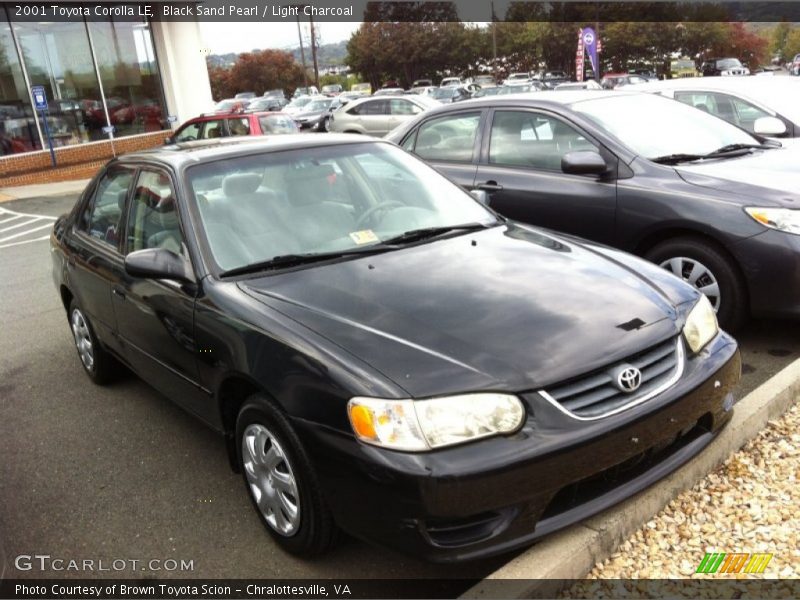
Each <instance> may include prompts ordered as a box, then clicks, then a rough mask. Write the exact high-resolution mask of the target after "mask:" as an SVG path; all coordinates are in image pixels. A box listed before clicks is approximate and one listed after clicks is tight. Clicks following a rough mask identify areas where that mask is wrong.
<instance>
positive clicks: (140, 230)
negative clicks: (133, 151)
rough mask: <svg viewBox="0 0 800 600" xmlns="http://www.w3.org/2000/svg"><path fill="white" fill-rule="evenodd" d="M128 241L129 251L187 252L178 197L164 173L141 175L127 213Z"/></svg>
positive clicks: (149, 172)
mask: <svg viewBox="0 0 800 600" xmlns="http://www.w3.org/2000/svg"><path fill="white" fill-rule="evenodd" d="M127 239H128V252H133V251H136V250H144V249H146V248H166V249H167V250H171V251H172V252H174V253H175V254H184V253H185V245H184V243H183V236H182V235H181V229H180V222H179V220H178V212H177V206H176V205H175V195H174V194H173V191H172V184H171V182H170V179H169V177H167V176H166V175H165V174H163V173H158V172H156V171H145V170H143V171H141V173H140V174H139V178H138V179H137V181H136V187H135V188H134V191H133V197H132V199H131V207H130V212H129V214H128V231H127Z"/></svg>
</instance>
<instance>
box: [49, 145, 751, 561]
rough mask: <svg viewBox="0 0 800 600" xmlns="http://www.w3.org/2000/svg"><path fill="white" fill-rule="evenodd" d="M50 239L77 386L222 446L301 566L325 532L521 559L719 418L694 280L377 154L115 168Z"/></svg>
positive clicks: (203, 148)
mask: <svg viewBox="0 0 800 600" xmlns="http://www.w3.org/2000/svg"><path fill="white" fill-rule="evenodd" d="M51 244H52V257H53V276H54V279H55V284H56V288H57V290H58V293H59V294H60V297H61V299H62V301H63V305H64V308H65V310H66V314H67V322H68V323H69V326H70V328H71V330H72V333H73V334H74V340H75V346H76V348H77V354H78V358H79V361H80V364H81V365H82V368H83V370H84V371H85V372H86V374H87V375H88V376H89V377H90V378H91V379H92V380H93V381H95V382H96V383H106V382H109V381H111V380H112V379H113V377H114V375H115V374H116V373H117V372H118V370H119V369H120V365H125V366H126V367H127V368H129V369H131V370H133V371H134V372H136V373H137V374H139V375H140V376H141V377H142V378H143V379H144V380H145V381H147V382H148V383H149V384H151V385H152V386H153V387H154V388H156V389H158V390H160V391H161V392H163V393H164V394H165V395H167V396H168V397H170V398H171V399H172V400H174V401H175V402H177V403H178V404H179V405H181V406H182V407H183V408H185V409H186V410H187V411H189V412H190V413H192V414H194V415H196V416H197V417H199V418H200V419H201V420H202V421H204V422H206V423H207V424H208V425H210V426H211V427H213V428H214V429H215V430H217V431H218V432H219V433H220V434H222V435H223V436H224V437H225V439H226V440H227V448H228V452H229V456H230V461H231V465H232V467H233V468H234V469H236V470H238V471H240V472H241V473H242V476H243V481H244V485H245V489H246V491H247V493H248V494H249V495H250V498H251V500H252V503H253V505H254V507H255V509H256V514H257V515H258V517H259V518H260V520H261V521H262V523H263V524H264V526H265V527H266V530H267V531H268V532H269V533H270V534H271V535H272V536H273V537H274V539H275V540H277V542H278V543H279V544H280V545H281V546H282V547H283V548H285V549H287V550H288V551H291V552H293V553H296V554H301V555H304V556H309V555H314V554H319V553H321V552H323V551H325V550H327V549H329V548H330V547H331V546H332V544H333V542H334V540H335V538H336V532H337V531H338V530H339V529H342V530H344V531H347V532H349V533H351V534H352V535H354V536H357V537H359V538H363V539H366V540H369V541H372V542H375V543H378V544H382V545H385V546H390V547H393V548H396V549H398V550H401V551H404V552H408V553H412V554H414V555H416V556H419V557H425V558H428V559H431V560H438V561H456V560H465V559H470V558H477V557H482V556H487V555H490V554H497V553H500V552H504V551H507V550H511V549H513V548H518V547H521V546H524V545H526V544H530V543H531V542H532V541H533V540H534V539H536V538H538V537H540V536H542V535H546V534H547V533H549V532H552V531H554V530H556V529H558V528H561V527H564V526H565V525H568V524H570V523H573V522H576V521H578V520H580V519H583V518H585V517H587V516H589V515H591V514H594V513H596V512H598V511H600V510H602V509H603V508H605V507H608V506H610V505H612V504H614V503H616V502H619V501H620V500H621V499H623V498H626V497H628V496H630V495H632V494H634V493H636V492H637V491H639V490H641V489H643V488H644V487H646V486H647V485H649V484H650V483H652V482H653V481H655V480H657V479H659V478H660V477H663V476H664V475H665V474H666V473H668V472H670V471H671V470H673V469H675V468H677V467H678V466H679V465H681V464H682V463H684V462H685V461H687V460H688V459H689V458H690V457H692V456H693V455H695V454H696V453H697V452H699V451H701V450H702V448H703V447H705V446H706V445H707V444H708V443H709V442H710V441H711V440H712V439H713V438H714V436H715V434H716V433H717V432H718V431H719V430H720V428H721V427H723V426H724V424H725V423H726V422H727V421H728V420H729V418H730V415H731V414H732V412H731V409H732V407H733V403H734V400H733V398H734V397H733V390H734V387H735V385H736V384H737V382H738V380H739V375H740V358H739V353H738V350H737V346H736V343H735V341H734V340H733V339H732V338H731V337H729V336H728V335H727V334H726V333H724V332H722V331H720V330H719V328H718V326H717V320H716V317H715V314H714V311H713V308H712V306H711V305H710V303H709V302H708V300H707V299H706V297H705V296H703V295H702V294H701V293H700V292H699V291H697V290H696V289H695V288H694V287H692V286H690V285H688V284H686V283H684V282H682V281H681V280H679V279H678V278H676V277H674V276H673V275H672V274H670V273H668V272H667V271H665V270H663V269H660V268H658V267H657V266H655V265H653V264H650V263H648V262H645V261H643V260H640V259H638V258H635V257H633V256H631V255H628V254H625V253H623V252H621V251H618V250H614V249H611V248H607V247H604V246H599V245H596V244H593V243H591V242H587V241H585V240H579V239H577V238H571V237H567V236H564V235H557V234H554V233H552V232H549V231H545V230H540V229H536V228H534V227H529V226H523V225H519V224H516V223H514V222H511V221H507V220H505V219H503V218H501V217H498V216H497V215H496V214H495V213H494V212H492V211H491V210H489V209H487V208H486V207H485V206H484V205H483V204H482V203H481V202H480V201H479V199H478V198H475V197H473V196H471V195H470V194H468V193H467V192H465V191H463V190H462V189H461V188H459V187H458V186H457V185H455V184H454V183H451V182H450V181H449V180H447V179H445V178H444V177H443V176H441V175H439V174H438V173H437V172H436V171H435V170H434V169H432V168H431V167H429V166H427V165H425V164H424V163H423V162H421V161H420V160H419V159H417V158H415V157H413V156H411V155H410V154H407V153H406V152H404V151H403V150H401V149H399V148H397V147H396V146H394V145H392V144H390V143H388V142H384V141H378V140H369V141H367V140H364V138H363V137H359V136H337V135H330V136H306V135H298V136H280V137H276V138H272V139H259V138H250V139H245V138H240V139H235V140H234V139H230V140H227V141H226V140H214V141H211V140H209V141H206V142H192V143H188V144H175V145H172V146H167V147H163V148H159V149H156V150H152V151H147V152H140V153H134V154H129V155H125V156H121V157H118V158H116V159H114V160H112V161H111V162H110V163H109V164H108V165H106V167H105V168H104V169H102V170H101V172H100V173H99V174H98V175H97V177H95V179H94V180H93V181H92V183H91V184H90V185H89V186H88V187H87V189H86V191H85V192H84V193H83V195H82V197H81V198H80V199H79V201H78V202H77V204H76V205H75V207H74V209H73V210H72V212H71V213H70V214H69V215H65V216H64V217H62V218H60V219H59V220H58V221H57V222H56V224H55V228H54V231H53V235H52V238H51ZM87 418H93V417H92V416H91V415H89V416H87ZM97 418H98V419H99V418H100V417H99V416H98V417H97ZM196 468H198V469H200V470H202V465H196Z"/></svg>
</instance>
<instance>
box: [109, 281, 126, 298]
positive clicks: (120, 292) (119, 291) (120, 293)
mask: <svg viewBox="0 0 800 600" xmlns="http://www.w3.org/2000/svg"><path fill="white" fill-rule="evenodd" d="M111 293H112V294H114V295H115V296H117V297H118V298H119V299H120V300H125V290H123V289H122V288H121V287H119V286H118V285H115V286H114V287H113V288H112V289H111Z"/></svg>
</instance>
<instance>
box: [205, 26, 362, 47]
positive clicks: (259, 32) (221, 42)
mask: <svg viewBox="0 0 800 600" xmlns="http://www.w3.org/2000/svg"><path fill="white" fill-rule="evenodd" d="M360 24H361V23H338V22H336V23H316V22H315V23H314V26H315V28H316V29H317V35H318V37H319V42H320V44H330V43H336V42H341V41H342V40H347V39H350V35H351V34H352V33H353V32H354V31H355V30H356V29H358V26H359V25H360ZM300 27H301V28H302V29H303V43H304V44H307V43H308V41H309V39H310V36H309V32H308V22H305V23H303V22H301V23H300ZM200 31H201V32H202V35H203V41H204V43H205V46H206V48H207V49H208V50H209V51H210V53H211V54H227V53H229V52H236V53H240V52H249V51H251V50H254V49H256V48H258V49H265V48H281V49H286V50H290V49H292V48H296V47H297V46H298V45H299V40H298V37H297V22H296V21H292V22H290V23H286V22H283V23H212V22H201V23H200Z"/></svg>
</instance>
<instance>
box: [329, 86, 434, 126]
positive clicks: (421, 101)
mask: <svg viewBox="0 0 800 600" xmlns="http://www.w3.org/2000/svg"><path fill="white" fill-rule="evenodd" d="M437 106H441V104H440V103H439V102H437V101H436V100H433V99H432V98H429V97H427V96H418V95H416V94H413V95H412V94H409V95H404V96H370V97H369V98H359V99H358V100H352V101H350V102H348V103H347V104H345V105H344V106H342V107H341V108H339V109H338V110H336V111H334V112H333V113H332V114H331V116H330V118H329V121H328V127H329V131H332V132H338V133H362V134H366V135H374V136H378V137H380V136H384V135H386V134H387V133H389V132H390V131H391V130H392V129H394V128H395V127H397V126H398V125H400V124H401V123H404V122H405V121H407V120H409V119H413V118H414V117H415V116H417V115H418V114H420V113H422V112H424V111H426V110H428V109H429V108H435V107H437Z"/></svg>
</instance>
